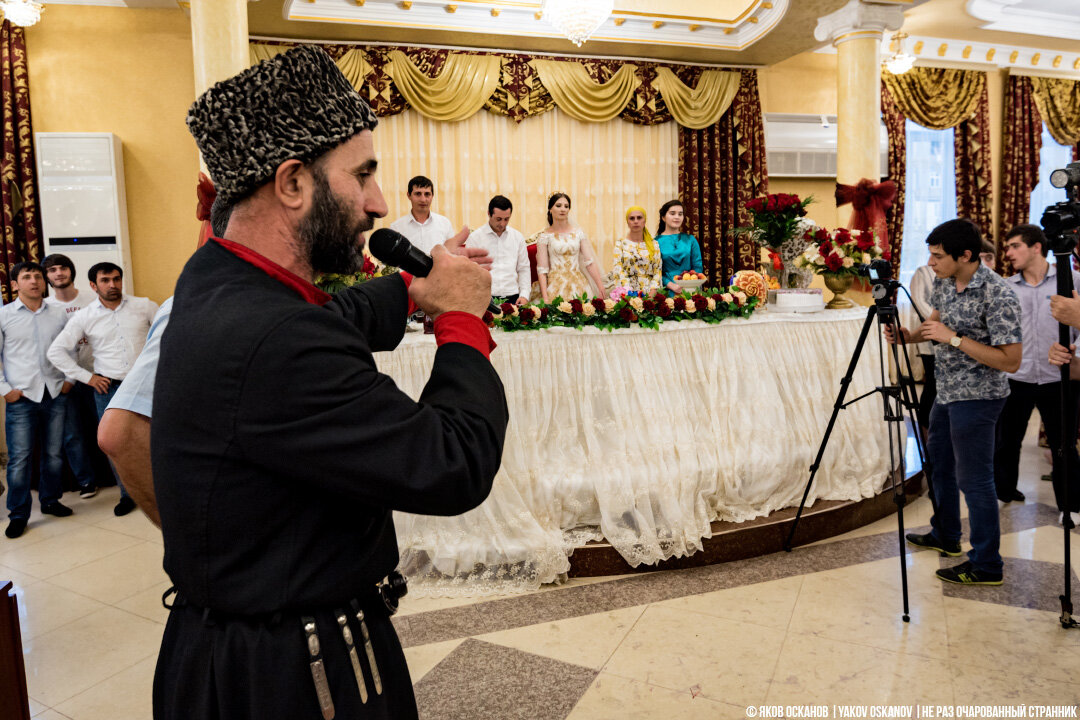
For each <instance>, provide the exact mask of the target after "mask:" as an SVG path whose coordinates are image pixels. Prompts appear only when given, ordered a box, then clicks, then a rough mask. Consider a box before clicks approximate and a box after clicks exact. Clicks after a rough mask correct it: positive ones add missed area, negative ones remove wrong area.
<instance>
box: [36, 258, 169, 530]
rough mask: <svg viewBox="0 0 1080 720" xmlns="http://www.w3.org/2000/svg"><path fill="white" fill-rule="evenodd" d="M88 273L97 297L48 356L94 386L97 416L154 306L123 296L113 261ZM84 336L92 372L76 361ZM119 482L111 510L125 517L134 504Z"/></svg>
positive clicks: (137, 347) (130, 361)
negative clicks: (88, 344) (91, 353)
mask: <svg viewBox="0 0 1080 720" xmlns="http://www.w3.org/2000/svg"><path fill="white" fill-rule="evenodd" d="M89 277H90V287H91V288H93V290H94V292H96V293H97V299H96V300H94V301H93V302H92V303H90V304H89V305H87V306H86V307H84V308H83V309H82V310H79V311H78V312H77V313H75V314H74V315H73V316H72V317H71V319H70V320H69V321H68V324H67V326H66V327H65V328H64V330H63V332H61V333H60V335H59V336H57V338H56V340H54V341H53V344H52V345H51V346H50V347H49V352H48V357H49V362H51V363H52V364H53V365H55V366H56V367H57V368H58V369H59V370H60V371H61V372H63V373H64V374H65V375H66V376H68V377H72V378H75V379H76V380H78V381H79V382H83V383H86V384H87V385H89V386H90V387H92V388H93V389H94V391H95V393H94V405H95V407H96V408H97V415H98V419H101V416H102V414H103V413H104V412H105V408H106V407H108V405H109V401H110V400H112V398H113V395H115V394H116V391H117V390H118V389H119V388H120V383H122V382H123V380H124V378H125V377H127V374H128V372H129V371H130V370H131V366H132V365H134V364H135V358H137V357H138V356H139V353H140V352H142V349H143V345H145V344H146V333H147V331H148V330H149V329H150V323H151V322H153V319H154V313H156V312H157V309H158V306H157V303H155V302H153V301H152V300H150V299H149V298H141V297H132V296H130V295H124V292H123V283H124V274H123V271H122V270H121V269H120V268H119V267H117V266H116V265H114V264H113V263H98V264H97V265H94V266H93V267H91V268H90V272H89ZM84 338H85V339H86V340H87V341H89V343H90V350H91V351H92V352H93V353H94V370H93V372H90V371H89V370H84V369H83V368H81V367H79V364H78V362H77V361H76V355H75V352H76V348H77V347H78V344H79V342H80V341H81V340H83V339H84ZM119 485H120V502H119V503H117V505H116V507H115V508H113V512H114V513H115V514H116V515H127V514H128V513H129V512H131V511H132V510H134V509H135V502H134V501H133V500H132V499H131V498H130V497H128V494H127V491H126V490H124V485H123V483H119Z"/></svg>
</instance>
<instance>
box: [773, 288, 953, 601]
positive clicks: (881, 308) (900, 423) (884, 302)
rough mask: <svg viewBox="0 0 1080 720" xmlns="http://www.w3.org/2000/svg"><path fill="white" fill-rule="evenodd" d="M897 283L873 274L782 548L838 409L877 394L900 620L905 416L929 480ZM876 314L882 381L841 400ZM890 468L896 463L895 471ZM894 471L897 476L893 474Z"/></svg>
mask: <svg viewBox="0 0 1080 720" xmlns="http://www.w3.org/2000/svg"><path fill="white" fill-rule="evenodd" d="M899 287H901V286H900V283H898V282H896V281H894V280H878V281H876V282H875V284H874V286H873V297H874V304H873V305H871V306H870V307H869V308H867V312H866V320H865V321H864V322H863V326H862V331H861V332H860V333H859V340H858V342H856V344H855V350H854V352H853V353H852V355H851V361H850V362H849V363H848V367H847V372H846V373H845V374H844V377H843V378H842V379H841V381H840V393H839V394H838V395H837V396H836V402H835V403H834V404H833V410H832V416H831V417H830V418H829V424H828V426H827V427H826V429H825V435H824V437H822V439H821V445H820V446H819V447H818V451H817V456H816V457H815V458H814V463H813V464H812V465H811V466H810V479H809V480H807V482H806V489H805V490H803V496H802V502H800V503H799V510H798V512H796V513H795V521H794V522H793V523H792V525H791V532H790V533H789V534H788V538H787V540H786V541H785V543H784V550H786V551H787V552H791V547H792V545H791V543H792V540H793V539H794V538H795V531H796V530H797V529H798V527H799V520H800V519H801V518H802V513H803V509H804V508H805V507H806V498H807V497H808V496H809V495H810V488H811V486H813V484H814V477H815V476H816V475H817V471H818V469H819V468H820V467H821V459H822V457H823V456H824V455H825V448H826V446H827V445H828V444H829V438H830V436H831V435H832V431H833V427H834V426H835V425H836V418H837V416H838V415H839V414H840V411H841V410H844V409H845V408H847V407H848V406H849V405H854V404H855V403H857V402H858V401H860V400H862V399H863V398H866V397H869V396H871V395H874V394H880V395H881V400H882V404H883V408H884V420H885V422H886V423H887V424H888V428H889V478H890V482H891V483H892V493H893V502H894V503H896V521H897V533H898V537H899V540H900V579H901V586H902V588H903V600H904V614H903V619H904V622H910V620H911V616H910V613H909V607H908V578H907V560H906V551H905V540H904V505H905V502H906V499H905V494H904V481H905V479H906V475H907V473H906V462H905V454H906V453H905V446H906V442H905V438H906V437H907V428H906V426H905V422H906V421H907V420H910V422H911V424H912V426H913V428H914V429H915V432H914V435H915V446H916V448H918V452H919V460H920V461H921V462H922V466H923V474H924V476H925V477H926V479H927V487H928V488H929V485H930V472H929V469H928V467H927V463H926V451H925V448H924V446H923V438H922V433H921V431H920V430H919V423H918V420H917V419H916V417H915V411H916V410H917V409H918V405H919V400H918V394H917V392H916V388H915V380H914V378H913V377H912V375H911V358H910V356H909V355H908V350H907V344H906V343H905V342H904V337H903V334H902V333H901V332H900V321H899V315H898V311H897V308H896V305H895V304H893V303H892V302H891V298H892V296H893V295H894V293H895V291H896V290H897V289H898V288H899ZM916 312H917V310H916ZM875 318H876V320H877V329H878V343H879V353H878V359H879V363H878V365H879V370H880V373H881V385H879V386H878V387H876V388H874V389H873V390H871V391H870V392H867V393H864V394H862V395H860V396H859V397H857V398H855V399H854V400H849V401H847V402H845V401H844V398H845V397H846V396H847V392H848V388H849V387H850V386H851V380H852V378H853V377H854V375H855V369H856V367H857V366H858V364H859V358H860V356H861V355H862V351H863V347H864V346H865V345H866V339H867V337H868V336H869V334H870V330H871V328H873V327H874V324H875V323H874V320H875ZM885 328H889V329H890V331H891V335H892V337H893V338H894V339H895V342H892V343H889V346H890V347H891V348H892V358H893V364H894V366H895V367H896V378H897V382H896V384H892V383H889V382H886V381H887V379H888V377H887V374H886V369H885V364H886V360H885V359H886V355H885V352H884V351H883V350H881V345H880V344H881V342H882V336H883V331H884V329H885ZM901 348H903V357H904V360H905V361H906V362H907V371H908V374H907V375H906V376H905V375H904V373H903V367H902V366H901V364H900V352H901V350H900V349H901ZM905 409H906V410H907V413H908V415H907V418H905V416H904V411H905ZM894 468H898V473H897V472H896V471H895V470H894ZM898 474H899V480H898V479H897V477H898ZM933 497H934V495H933V493H932V492H931V493H930V499H931V503H933Z"/></svg>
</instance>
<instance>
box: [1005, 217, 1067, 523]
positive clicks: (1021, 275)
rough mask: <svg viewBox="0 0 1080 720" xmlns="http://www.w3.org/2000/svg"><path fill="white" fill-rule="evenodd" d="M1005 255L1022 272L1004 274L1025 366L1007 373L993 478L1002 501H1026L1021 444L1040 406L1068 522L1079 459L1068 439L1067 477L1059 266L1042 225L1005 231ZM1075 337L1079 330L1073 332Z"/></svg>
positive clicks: (1060, 503) (1058, 493)
mask: <svg viewBox="0 0 1080 720" xmlns="http://www.w3.org/2000/svg"><path fill="white" fill-rule="evenodd" d="M1005 237H1006V240H1005V256H1006V257H1007V258H1009V262H1011V263H1012V266H1013V268H1014V269H1015V270H1016V271H1017V272H1016V274H1015V275H1012V276H1010V277H1008V278H1006V279H1005V281H1006V282H1007V283H1009V286H1010V287H1011V288H1012V290H1013V292H1015V293H1016V296H1017V298H1019V300H1020V306H1021V309H1022V312H1021V315H1020V322H1021V327H1022V330H1023V338H1024V339H1023V344H1024V354H1023V359H1022V360H1021V361H1020V369H1019V370H1017V371H1016V372H1014V373H1010V374H1009V375H1008V378H1009V398H1008V400H1007V401H1006V402H1005V407H1004V409H1002V411H1001V418H1000V419H999V420H998V443H997V452H996V454H995V457H994V481H995V483H996V485H997V495H998V499H999V500H1001V501H1002V502H1011V501H1014V500H1016V501H1023V500H1024V494H1023V493H1022V492H1020V491H1019V490H1018V489H1017V487H1016V484H1017V479H1018V476H1019V472H1020V446H1021V444H1022V443H1023V440H1024V435H1025V434H1026V433H1027V426H1028V421H1029V420H1030V419H1031V411H1032V410H1033V409H1035V408H1036V407H1037V408H1038V409H1039V415H1040V417H1042V421H1043V425H1045V426H1046V439H1047V440H1048V441H1049V442H1050V447H1051V448H1053V449H1054V450H1055V454H1054V459H1053V472H1052V477H1053V480H1054V495H1055V497H1056V498H1057V501H1058V502H1057V504H1058V510H1059V511H1060V512H1061V513H1062V514H1063V515H1062V518H1063V522H1065V523H1066V524H1068V522H1069V521H1070V518H1069V516H1068V515H1066V514H1065V513H1068V512H1076V511H1078V510H1080V458H1078V457H1077V453H1076V443H1074V442H1070V443H1065V445H1066V447H1065V452H1067V453H1069V455H1070V457H1069V460H1070V462H1071V463H1072V465H1071V467H1072V472H1071V473H1070V477H1069V478H1064V477H1062V472H1061V467H1060V466H1061V458H1059V457H1058V455H1057V453H1056V450H1057V449H1058V448H1060V447H1061V371H1060V368H1058V367H1055V366H1054V365H1051V364H1050V361H1049V359H1048V355H1049V351H1050V346H1051V345H1053V344H1054V343H1056V342H1057V339H1058V323H1057V320H1055V319H1054V317H1053V315H1051V314H1050V298H1052V297H1053V296H1054V295H1055V294H1056V293H1057V267H1056V266H1055V265H1054V264H1053V263H1051V262H1049V261H1048V260H1047V257H1046V255H1047V252H1048V250H1049V248H1048V247H1047V244H1046V236H1045V235H1043V231H1042V229H1041V228H1039V227H1038V226H1037V225H1017V226H1016V227H1014V228H1013V229H1012V230H1010V231H1009V232H1008V233H1007V234H1006V236H1005ZM1073 285H1074V287H1080V274H1078V273H1076V272H1073ZM1073 338H1074V339H1075V338H1076V332H1075V331H1073ZM1069 385H1070V392H1071V396H1072V397H1073V400H1072V401H1071V402H1070V403H1069V408H1070V410H1071V412H1072V413H1073V414H1075V413H1076V410H1077V402H1076V399H1075V398H1076V388H1075V383H1071V382H1070V383H1069ZM1066 480H1067V481H1068V482H1069V483H1070V484H1069V497H1070V502H1069V504H1070V505H1072V507H1069V508H1066V507H1064V506H1063V501H1062V498H1063V491H1064V483H1065V482H1066Z"/></svg>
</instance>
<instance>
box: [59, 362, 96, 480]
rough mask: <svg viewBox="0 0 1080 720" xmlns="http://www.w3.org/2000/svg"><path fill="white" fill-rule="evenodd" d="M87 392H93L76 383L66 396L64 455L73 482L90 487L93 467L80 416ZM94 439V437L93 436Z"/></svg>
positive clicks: (89, 388) (92, 478)
mask: <svg viewBox="0 0 1080 720" xmlns="http://www.w3.org/2000/svg"><path fill="white" fill-rule="evenodd" d="M87 392H94V391H93V389H92V388H91V387H90V386H88V385H83V384H82V383H76V384H75V387H73V388H71V392H70V393H68V394H67V395H66V396H65V397H66V401H67V410H66V411H65V412H64V455H65V456H67V461H68V465H70V466H71V472H72V473H74V475H75V482H77V483H78V484H79V488H80V489H83V490H86V489H92V488H93V487H94V485H95V484H96V483H95V482H94V468H93V466H92V465H91V464H90V457H89V454H88V453H87V451H86V439H85V438H84V437H83V427H82V418H80V412H79V411H80V409H81V408H80V407H79V405H80V403H82V402H88V401H89V398H88V397H86V395H85V394H86V393H87ZM95 441H96V438H95Z"/></svg>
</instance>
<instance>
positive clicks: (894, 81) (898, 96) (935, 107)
mask: <svg viewBox="0 0 1080 720" xmlns="http://www.w3.org/2000/svg"><path fill="white" fill-rule="evenodd" d="M881 82H882V84H884V85H885V87H886V88H887V89H888V91H889V94H890V95H892V98H893V101H895V102H896V105H897V108H898V109H899V110H900V112H902V113H903V114H904V115H905V116H906V117H908V118H911V119H912V120H914V121H915V122H917V123H919V124H920V125H922V126H923V127H926V128H930V129H931V130H944V129H946V128H951V127H956V126H957V125H959V124H960V123H961V122H963V121H964V120H966V119H968V118H970V117H971V116H972V115H974V114H975V112H976V110H977V109H978V106H979V101H980V100H981V98H982V96H983V93H985V92H986V73H982V72H976V71H973V70H957V69H954V68H925V67H917V68H912V69H911V70H909V71H908V72H906V73H904V74H903V75H893V74H892V73H890V72H883V73H882V74H881Z"/></svg>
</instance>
